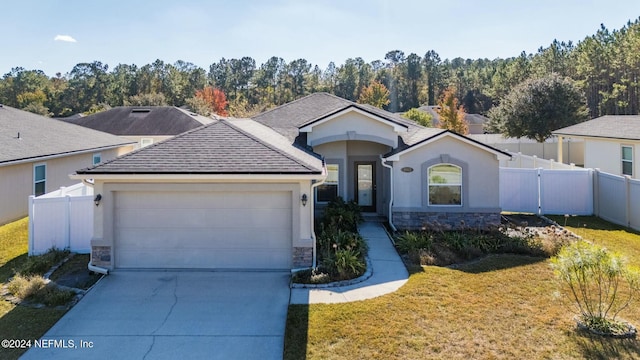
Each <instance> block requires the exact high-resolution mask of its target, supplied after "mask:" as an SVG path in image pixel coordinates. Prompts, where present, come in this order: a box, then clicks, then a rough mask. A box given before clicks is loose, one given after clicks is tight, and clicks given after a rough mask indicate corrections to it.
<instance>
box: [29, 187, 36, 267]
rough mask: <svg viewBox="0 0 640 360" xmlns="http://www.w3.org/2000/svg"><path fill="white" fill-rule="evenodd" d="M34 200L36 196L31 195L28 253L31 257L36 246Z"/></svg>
mask: <svg viewBox="0 0 640 360" xmlns="http://www.w3.org/2000/svg"><path fill="white" fill-rule="evenodd" d="M33 199H35V196H33V195H29V251H28V252H27V254H28V255H29V256H31V255H33V247H34V246H35V242H34V239H33V236H34V234H33V230H34V227H33V218H34V215H35V214H34V209H33Z"/></svg>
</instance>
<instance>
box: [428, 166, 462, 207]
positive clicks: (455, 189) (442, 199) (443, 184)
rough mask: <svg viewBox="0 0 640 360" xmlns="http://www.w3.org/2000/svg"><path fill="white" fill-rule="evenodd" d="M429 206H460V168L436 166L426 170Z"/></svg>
mask: <svg viewBox="0 0 640 360" xmlns="http://www.w3.org/2000/svg"><path fill="white" fill-rule="evenodd" d="M427 183H428V184H427V186H428V187H429V192H428V194H429V195H428V197H429V206H461V205H462V168H461V167H459V166H456V165H453V164H437V165H433V166H431V167H429V168H428V169H427Z"/></svg>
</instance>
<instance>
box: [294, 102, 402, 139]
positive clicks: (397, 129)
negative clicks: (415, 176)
mask: <svg viewBox="0 0 640 360" xmlns="http://www.w3.org/2000/svg"><path fill="white" fill-rule="evenodd" d="M349 112H357V113H358V114H361V115H364V116H367V117H369V118H371V119H374V120H376V121H379V122H381V123H384V124H385V125H388V126H391V127H392V128H393V131H395V132H396V133H400V132H408V131H409V128H408V127H407V126H404V125H400V124H397V123H395V122H393V121H389V120H387V119H385V118H383V117H381V116H378V115H375V114H371V113H369V112H366V111H363V110H361V109H358V108H356V107H349V108H346V109H344V110H342V111H339V112H337V113H335V114H333V115H331V116H327V117H326V118H324V119H322V120H319V121H317V122H314V123H312V124H309V125H307V126H304V127H302V128H300V132H309V133H310V132H312V131H313V127H314V126H317V125H320V124H324V123H326V122H328V121H331V120H333V119H335V118H337V117H338V116H342V115H344V114H347V113H349Z"/></svg>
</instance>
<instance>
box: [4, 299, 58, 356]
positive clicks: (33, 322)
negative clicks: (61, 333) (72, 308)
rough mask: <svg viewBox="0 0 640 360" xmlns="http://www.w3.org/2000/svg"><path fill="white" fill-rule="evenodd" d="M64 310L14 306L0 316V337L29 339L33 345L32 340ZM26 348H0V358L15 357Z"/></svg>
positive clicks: (54, 321)
mask: <svg viewBox="0 0 640 360" xmlns="http://www.w3.org/2000/svg"><path fill="white" fill-rule="evenodd" d="M66 312H67V310H58V309H51V308H42V309H34V308H30V307H26V306H16V307H14V308H13V309H12V310H11V311H9V312H8V313H6V314H4V315H2V316H0V338H1V339H24V340H31V344H32V345H33V340H37V339H39V338H40V337H41V336H42V335H44V333H45V332H47V330H49V328H51V327H52V326H53V324H55V323H56V322H57V321H58V320H59V319H60V318H61V317H62V315H64V314H65V313H66ZM26 350H27V349H26V348H13V349H11V348H0V359H17V358H18V357H20V355H22V354H23V353H24V352H25V351H26Z"/></svg>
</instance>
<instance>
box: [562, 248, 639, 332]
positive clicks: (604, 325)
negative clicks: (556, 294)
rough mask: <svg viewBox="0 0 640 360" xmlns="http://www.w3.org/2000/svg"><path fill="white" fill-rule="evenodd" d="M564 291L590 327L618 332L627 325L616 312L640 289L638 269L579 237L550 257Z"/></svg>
mask: <svg viewBox="0 0 640 360" xmlns="http://www.w3.org/2000/svg"><path fill="white" fill-rule="evenodd" d="M551 267H552V268H553V270H554V272H555V274H556V277H557V279H558V280H559V281H560V283H561V285H562V290H563V293H564V295H565V296H566V297H567V298H568V299H569V300H570V301H571V302H572V303H573V304H574V305H575V308H576V310H577V312H578V316H579V320H580V322H581V323H582V325H583V326H585V327H587V328H588V329H589V330H592V331H595V332H597V333H601V334H608V335H620V331H621V329H626V330H627V331H628V329H629V326H628V325H626V324H624V323H622V322H620V321H618V320H617V316H618V314H619V313H620V312H621V311H623V310H624V309H626V308H628V307H629V306H630V305H631V302H632V300H633V299H634V297H635V296H636V295H637V294H638V292H639V291H640V286H639V284H640V282H639V276H638V272H637V271H634V270H631V269H630V268H629V267H628V266H627V265H626V263H625V261H624V259H623V258H622V257H621V256H619V255H616V254H613V253H611V252H609V251H607V250H606V249H605V248H602V247H600V246H597V245H594V244H590V243H587V242H586V241H578V242H575V243H573V244H570V245H567V246H565V247H563V248H562V249H561V250H560V252H559V253H558V255H557V256H555V257H553V258H551Z"/></svg>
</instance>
